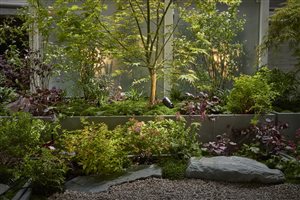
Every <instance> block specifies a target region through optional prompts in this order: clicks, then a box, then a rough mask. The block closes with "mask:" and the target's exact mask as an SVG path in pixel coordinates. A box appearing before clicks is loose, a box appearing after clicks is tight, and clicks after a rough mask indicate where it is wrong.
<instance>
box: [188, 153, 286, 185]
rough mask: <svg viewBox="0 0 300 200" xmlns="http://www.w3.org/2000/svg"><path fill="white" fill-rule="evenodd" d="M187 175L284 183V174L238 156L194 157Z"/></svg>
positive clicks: (190, 176)
mask: <svg viewBox="0 0 300 200" xmlns="http://www.w3.org/2000/svg"><path fill="white" fill-rule="evenodd" d="M186 177H188V178H200V179H208V180H216V181H229V182H260V183H282V182H284V180H285V177H284V174H283V173H282V172H281V171H280V170H278V169H270V168H268V167H267V166H266V165H264V164H262V163H260V162H257V161H255V160H252V159H249V158H244V157H238V156H231V157H225V156H216V157H211V158H206V157H203V158H201V159H200V158H196V157H193V158H191V159H190V161H189V165H188V168H187V170H186Z"/></svg>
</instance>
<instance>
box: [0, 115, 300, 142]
mask: <svg viewBox="0 0 300 200" xmlns="http://www.w3.org/2000/svg"><path fill="white" fill-rule="evenodd" d="M163 117H164V118H168V119H175V118H176V116H174V115H166V116H163ZM183 117H184V118H185V119H186V120H187V122H188V124H191V123H192V122H199V123H201V127H200V130H199V139H200V141H201V142H208V141H213V140H215V138H216V136H217V135H220V134H223V133H227V134H228V135H229V136H230V135H231V134H232V129H239V128H246V127H248V126H249V125H250V122H251V119H253V117H254V115H251V114H249V115H247V114H219V115H209V116H208V118H206V119H205V120H203V119H201V117H200V116H199V115H193V116H189V115H184V116H183ZM0 118H5V116H4V117H1V116H0ZM38 118H40V119H43V120H46V121H51V118H50V117H38ZM81 118H85V119H86V120H88V121H92V122H95V123H100V122H103V123H105V124H107V126H108V128H109V129H113V128H114V127H116V126H117V125H119V124H125V123H126V122H127V121H128V120H129V119H130V118H135V119H137V120H139V121H150V120H153V119H154V118H155V117H154V116H134V117H133V116H73V117H66V118H64V119H61V126H62V128H63V129H66V130H76V129H80V128H82V124H81V122H80V119H81ZM266 118H269V119H271V120H273V121H274V122H275V123H288V128H287V129H286V130H284V131H283V133H284V135H285V136H286V137H287V138H288V139H294V136H295V133H296V131H297V130H298V129H299V128H300V113H272V114H268V115H265V116H263V117H261V118H260V120H261V121H263V120H265V119H266ZM212 119H213V120H212Z"/></svg>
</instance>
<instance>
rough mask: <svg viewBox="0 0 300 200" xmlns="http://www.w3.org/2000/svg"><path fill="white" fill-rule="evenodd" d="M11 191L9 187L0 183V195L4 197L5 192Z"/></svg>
mask: <svg viewBox="0 0 300 200" xmlns="http://www.w3.org/2000/svg"><path fill="white" fill-rule="evenodd" d="M8 189H9V186H8V185H5V184H2V183H0V195H2V194H3V193H4V192H6V191H7V190H8Z"/></svg>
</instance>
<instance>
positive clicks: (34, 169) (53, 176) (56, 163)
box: [22, 148, 67, 195]
mask: <svg viewBox="0 0 300 200" xmlns="http://www.w3.org/2000/svg"><path fill="white" fill-rule="evenodd" d="M66 171H67V167H66V164H65V162H64V160H63V159H60V158H59V157H58V156H57V155H55V154H54V152H52V151H51V150H49V149H46V148H41V149H39V150H38V151H37V152H35V153H34V154H32V155H27V156H26V157H25V159H24V163H23V166H22V176H23V177H27V178H28V179H31V187H32V188H33V192H34V193H35V194H43V195H49V194H52V193H54V192H61V191H62V190H63V187H64V183H65V174H66Z"/></svg>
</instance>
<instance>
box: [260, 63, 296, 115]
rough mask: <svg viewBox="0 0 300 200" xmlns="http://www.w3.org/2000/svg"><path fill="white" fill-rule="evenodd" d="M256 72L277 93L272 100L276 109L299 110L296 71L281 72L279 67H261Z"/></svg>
mask: <svg viewBox="0 0 300 200" xmlns="http://www.w3.org/2000/svg"><path fill="white" fill-rule="evenodd" d="M258 73H259V74H260V75H261V76H262V78H263V79H265V80H267V82H268V84H269V85H270V86H271V87H272V90H273V91H276V92H277V93H278V95H277V96H276V98H275V99H274V102H273V107H274V109H275V110H276V111H281V110H290V111H296V112H297V111H300V107H299V103H300V93H299V79H298V78H297V75H298V73H297V72H293V71H292V72H283V71H281V70H280V69H272V70H270V69H268V68H266V67H263V68H261V69H260V70H259V72H258Z"/></svg>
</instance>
